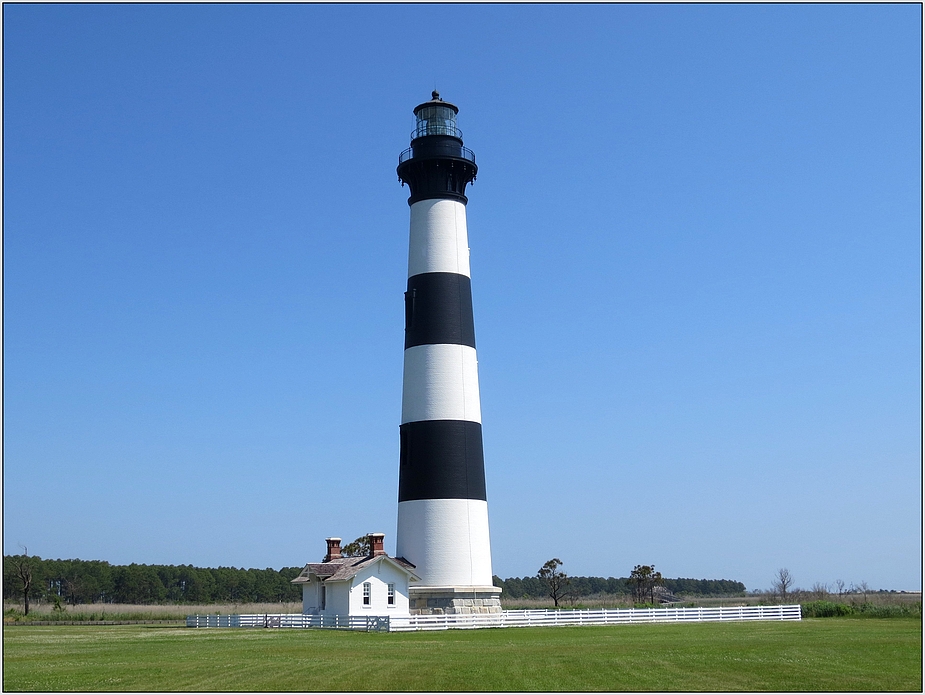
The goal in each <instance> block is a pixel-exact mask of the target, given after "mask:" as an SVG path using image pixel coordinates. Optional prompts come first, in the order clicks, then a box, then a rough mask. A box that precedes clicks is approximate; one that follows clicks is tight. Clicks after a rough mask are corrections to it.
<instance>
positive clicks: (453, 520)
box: [396, 92, 501, 614]
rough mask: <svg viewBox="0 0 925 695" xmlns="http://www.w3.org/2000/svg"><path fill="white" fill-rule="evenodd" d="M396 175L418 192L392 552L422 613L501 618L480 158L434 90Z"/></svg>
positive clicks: (410, 253) (449, 107) (413, 206)
mask: <svg viewBox="0 0 925 695" xmlns="http://www.w3.org/2000/svg"><path fill="white" fill-rule="evenodd" d="M414 112H415V116H416V118H417V124H416V129H415V132H414V133H413V134H412V141H411V147H410V148H409V149H408V150H406V151H405V152H403V153H402V155H401V157H400V158H399V166H398V175H399V178H400V179H401V180H402V182H403V183H407V184H408V185H409V187H410V189H411V197H410V198H409V200H408V202H409V205H410V206H411V230H410V239H409V248H408V286H407V291H406V292H405V354H404V376H403V385H402V418H401V427H400V433H401V453H400V467H399V490H398V502H399V503H398V534H397V549H396V555H397V556H398V557H403V558H405V559H406V560H408V561H409V562H411V563H412V564H414V566H415V573H416V574H417V575H418V576H419V577H420V578H421V581H420V583H419V584H417V585H416V586H413V587H411V588H410V599H411V603H410V609H411V612H412V613H417V614H453V613H489V612H497V611H500V610H501V605H500V600H499V595H500V593H501V590H500V589H499V588H496V587H494V586H492V570H491V543H490V538H489V530H488V502H487V496H486V491H485V470H484V460H483V454H482V413H481V406H480V401H479V379H478V361H477V358H476V351H475V324H474V320H473V312H472V289H471V281H470V271H469V238H468V230H467V227H466V203H467V202H468V199H467V198H466V196H465V187H466V184H468V183H469V182H471V181H472V180H473V179H474V178H475V174H476V172H477V167H476V166H475V155H474V154H473V153H472V152H471V150H468V149H466V148H465V147H463V144H462V133H461V132H459V130H458V128H456V113H457V109H456V107H455V106H453V105H452V104H449V103H447V102H444V101H442V100H441V99H440V98H439V95H438V94H436V92H435V93H434V97H433V100H432V101H429V102H426V103H424V104H421V105H419V106H418V107H416V108H415V110H414Z"/></svg>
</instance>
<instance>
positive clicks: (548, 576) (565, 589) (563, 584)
mask: <svg viewBox="0 0 925 695" xmlns="http://www.w3.org/2000/svg"><path fill="white" fill-rule="evenodd" d="M561 566H562V560H560V559H559V558H557V557H554V558H553V559H552V560H550V561H549V562H547V563H546V564H544V565H543V566H542V567H540V570H539V572H537V573H536V576H537V577H539V580H540V581H541V582H543V584H545V585H546V593H548V594H549V597H550V598H551V599H552V602H553V605H554V606H555V607H556V608H558V607H559V601H561V600H562V599H564V598H567V597H568V595H569V585H570V584H571V580H570V579H569V578H568V576H567V575H566V574H565V572H562V571H560V570H559V567H561Z"/></svg>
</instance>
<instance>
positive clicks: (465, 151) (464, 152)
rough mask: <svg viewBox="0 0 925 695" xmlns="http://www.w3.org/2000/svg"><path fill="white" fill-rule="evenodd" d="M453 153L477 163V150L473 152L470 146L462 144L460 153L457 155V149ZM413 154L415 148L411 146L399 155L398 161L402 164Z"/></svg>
mask: <svg viewBox="0 0 925 695" xmlns="http://www.w3.org/2000/svg"><path fill="white" fill-rule="evenodd" d="M453 155H455V156H459V157H461V158H463V159H468V160H469V161H470V162H472V163H473V164H475V152H473V151H472V150H470V149H469V148H468V147H462V146H460V148H459V151H458V155H457V153H456V151H454V152H453ZM413 156H414V148H413V147H409V148H408V149H407V150H405V151H404V152H402V153H401V154H400V155H398V163H399V164H401V163H402V162H407V161H408V160H409V159H411V158H412V157H413Z"/></svg>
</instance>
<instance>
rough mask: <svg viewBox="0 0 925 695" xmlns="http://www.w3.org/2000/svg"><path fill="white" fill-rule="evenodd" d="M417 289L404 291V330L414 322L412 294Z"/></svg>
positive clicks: (415, 292) (407, 329)
mask: <svg viewBox="0 0 925 695" xmlns="http://www.w3.org/2000/svg"><path fill="white" fill-rule="evenodd" d="M415 294H417V290H411V291H410V292H405V330H406V331H410V330H411V326H412V325H413V324H414V296H415Z"/></svg>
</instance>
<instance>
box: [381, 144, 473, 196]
mask: <svg viewBox="0 0 925 695" xmlns="http://www.w3.org/2000/svg"><path fill="white" fill-rule="evenodd" d="M478 170H479V168H478V167H477V166H476V165H475V155H474V154H473V153H472V150H470V149H468V148H466V147H463V143H462V139H460V138H457V137H454V136H452V135H424V136H422V137H418V138H415V139H414V140H412V141H411V147H410V148H409V149H408V150H406V151H405V152H403V153H402V157H400V161H399V164H398V178H400V179H401V180H402V182H403V183H407V184H408V186H409V188H411V196H410V197H409V198H408V205H414V204H415V203H417V202H419V201H421V200H430V199H432V198H445V199H448V200H458V201H459V202H461V203H463V204H464V205H465V204H466V203H468V202H469V199H468V198H467V197H466V184H468V183H470V182H471V181H474V180H475V176H476V174H477V173H478Z"/></svg>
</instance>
